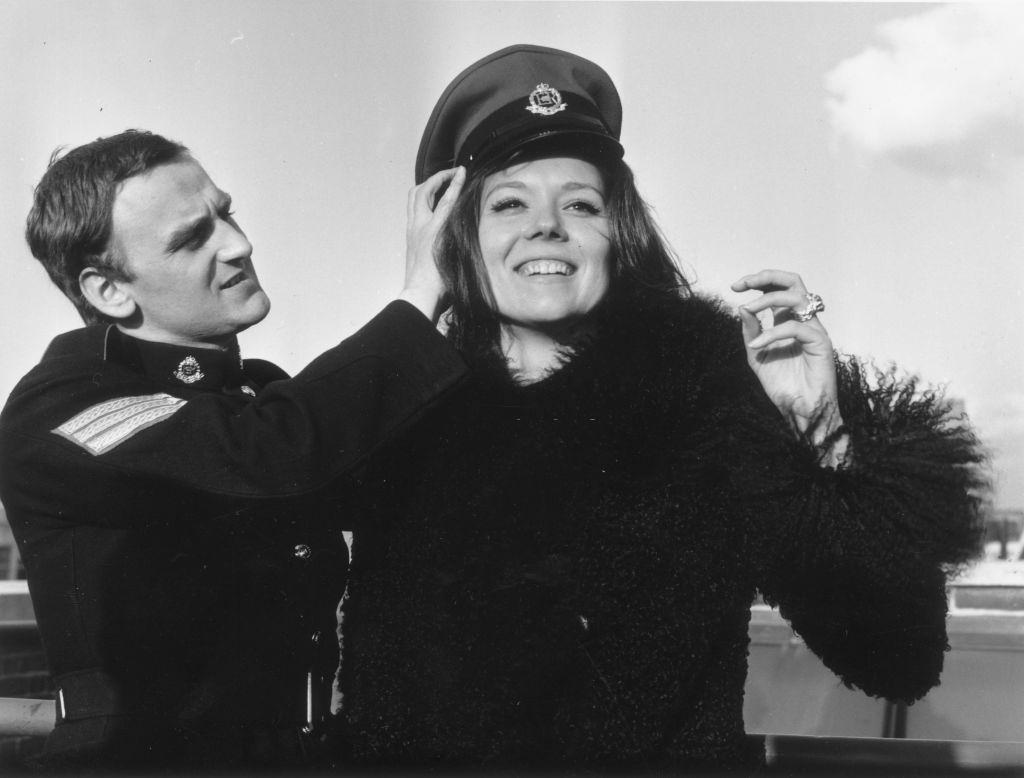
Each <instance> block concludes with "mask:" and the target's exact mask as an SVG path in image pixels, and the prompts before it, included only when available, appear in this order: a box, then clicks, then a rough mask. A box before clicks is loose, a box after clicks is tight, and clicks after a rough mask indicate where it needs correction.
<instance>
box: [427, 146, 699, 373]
mask: <svg viewBox="0 0 1024 778" xmlns="http://www.w3.org/2000/svg"><path fill="white" fill-rule="evenodd" d="M551 156H578V157H581V158H582V159H584V160H585V161H587V162H590V163H591V164H593V165H594V166H595V167H597V169H598V171H600V173H601V175H602V177H603V179H604V182H605V187H606V189H607V208H608V216H609V223H610V225H611V235H610V241H611V283H610V285H609V289H608V297H613V296H621V295H622V294H624V293H625V294H628V295H629V296H631V297H633V298H634V299H638V300H642V299H643V297H644V296H645V295H652V296H654V297H664V296H667V295H686V294H689V291H690V287H689V284H688V283H687V281H686V279H685V278H684V277H683V274H682V272H681V271H680V270H679V267H678V265H677V264H676V261H675V257H674V256H673V254H672V251H671V249H670V248H669V247H668V244H667V243H666V242H665V239H664V238H663V237H662V235H661V231H660V230H659V229H658V227H657V225H656V224H655V222H654V219H653V217H652V216H651V213H650V210H649V208H648V206H647V204H646V203H645V202H644V201H643V199H642V198H641V197H640V193H639V192H638V191H637V188H636V183H635V181H634V179H633V171H632V170H630V169H629V166H628V165H627V164H626V163H625V162H623V161H622V160H621V159H608V158H607V157H605V158H602V157H600V156H599V155H580V154H579V153H575V154H574V153H572V152H571V151H568V150H565V149H563V150H561V151H558V150H557V149H547V150H544V149H533V150H532V151H531V152H528V153H527V154H523V153H522V152H520V153H517V154H515V155H513V156H507V155H506V156H504V157H502V158H499V159H497V160H495V161H493V162H491V163H489V164H487V165H485V166H482V167H481V168H480V169H478V170H475V171H472V173H471V174H470V177H469V179H468V180H467V182H466V185H465V186H464V187H463V190H462V192H461V194H460V195H459V199H458V200H457V201H456V203H455V207H454V208H453V209H452V213H451V216H450V217H449V219H448V222H447V224H446V225H445V228H444V230H443V231H442V233H441V235H440V237H439V239H438V240H439V243H438V266H439V268H440V271H441V275H442V276H443V277H444V279H445V281H446V282H447V285H448V289H449V290H450V294H451V308H450V310H449V311H448V314H447V316H446V323H447V325H448V334H449V337H450V338H451V339H452V340H453V342H454V344H455V346H456V347H457V348H459V349H460V350H462V351H463V352H464V353H466V354H468V355H480V356H482V355H484V354H487V353H491V352H493V351H494V350H495V349H498V348H500V345H501V320H500V317H499V316H498V313H497V311H496V310H495V303H494V296H493V294H492V292H491V289H490V285H489V283H488V278H487V271H486V269H485V267H484V262H483V257H482V256H481V253H480V242H479V227H480V203H481V197H482V193H483V183H484V180H485V179H486V178H487V176H489V175H491V174H492V173H495V172H498V171H500V170H504V169H506V168H508V167H509V166H510V165H512V164H515V163H518V162H524V161H527V160H532V159H539V158H543V157H551Z"/></svg>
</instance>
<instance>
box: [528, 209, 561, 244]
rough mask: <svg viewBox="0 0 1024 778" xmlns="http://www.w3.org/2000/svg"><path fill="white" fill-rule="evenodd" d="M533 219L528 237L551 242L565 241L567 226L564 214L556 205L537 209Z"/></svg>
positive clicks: (533, 213) (534, 210) (533, 212)
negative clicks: (563, 220) (564, 221)
mask: <svg viewBox="0 0 1024 778" xmlns="http://www.w3.org/2000/svg"><path fill="white" fill-rule="evenodd" d="M532 215H533V219H532V220H531V222H530V224H529V225H528V226H527V237H530V238H546V239H549V240H565V239H566V237H567V236H566V232H565V225H564V223H563V222H562V212H561V211H560V210H559V208H558V207H557V205H556V204H554V203H550V204H545V205H542V206H540V207H536V208H534V209H533V211H532Z"/></svg>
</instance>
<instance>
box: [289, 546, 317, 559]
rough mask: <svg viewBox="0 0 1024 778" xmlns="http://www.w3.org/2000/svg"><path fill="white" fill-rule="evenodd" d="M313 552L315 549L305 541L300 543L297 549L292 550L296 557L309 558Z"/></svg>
mask: <svg viewBox="0 0 1024 778" xmlns="http://www.w3.org/2000/svg"><path fill="white" fill-rule="evenodd" d="M312 553H313V549H311V548H310V547H309V546H307V545H306V544H305V543H299V544H298V545H297V546H296V547H295V550H294V551H293V552H292V554H293V555H294V556H295V558H296V559H309V557H310V555H311V554H312Z"/></svg>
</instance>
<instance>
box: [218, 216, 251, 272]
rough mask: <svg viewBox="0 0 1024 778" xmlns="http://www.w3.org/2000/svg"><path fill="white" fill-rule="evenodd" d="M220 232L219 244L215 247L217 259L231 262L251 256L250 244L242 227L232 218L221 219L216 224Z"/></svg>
mask: <svg viewBox="0 0 1024 778" xmlns="http://www.w3.org/2000/svg"><path fill="white" fill-rule="evenodd" d="M217 229H218V232H220V236H219V237H220V246H219V247H218V249H217V259H219V260H220V261H221V262H233V261H237V260H239V259H248V258H249V257H251V256H252V244H251V243H250V242H249V239H248V238H247V237H246V236H245V233H244V232H242V228H241V227H239V226H238V225H237V224H235V223H234V221H233V220H231V221H227V220H222V221H221V222H220V223H219V224H218V225H217Z"/></svg>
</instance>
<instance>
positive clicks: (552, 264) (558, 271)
mask: <svg viewBox="0 0 1024 778" xmlns="http://www.w3.org/2000/svg"><path fill="white" fill-rule="evenodd" d="M519 272H520V273H522V274H523V275H526V276H551V275H558V276H571V275H572V274H573V266H572V265H570V264H569V263H568V262H561V261H559V260H557V259H534V260H531V261H529V262H527V263H525V264H524V265H523V266H522V267H520V268H519Z"/></svg>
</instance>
